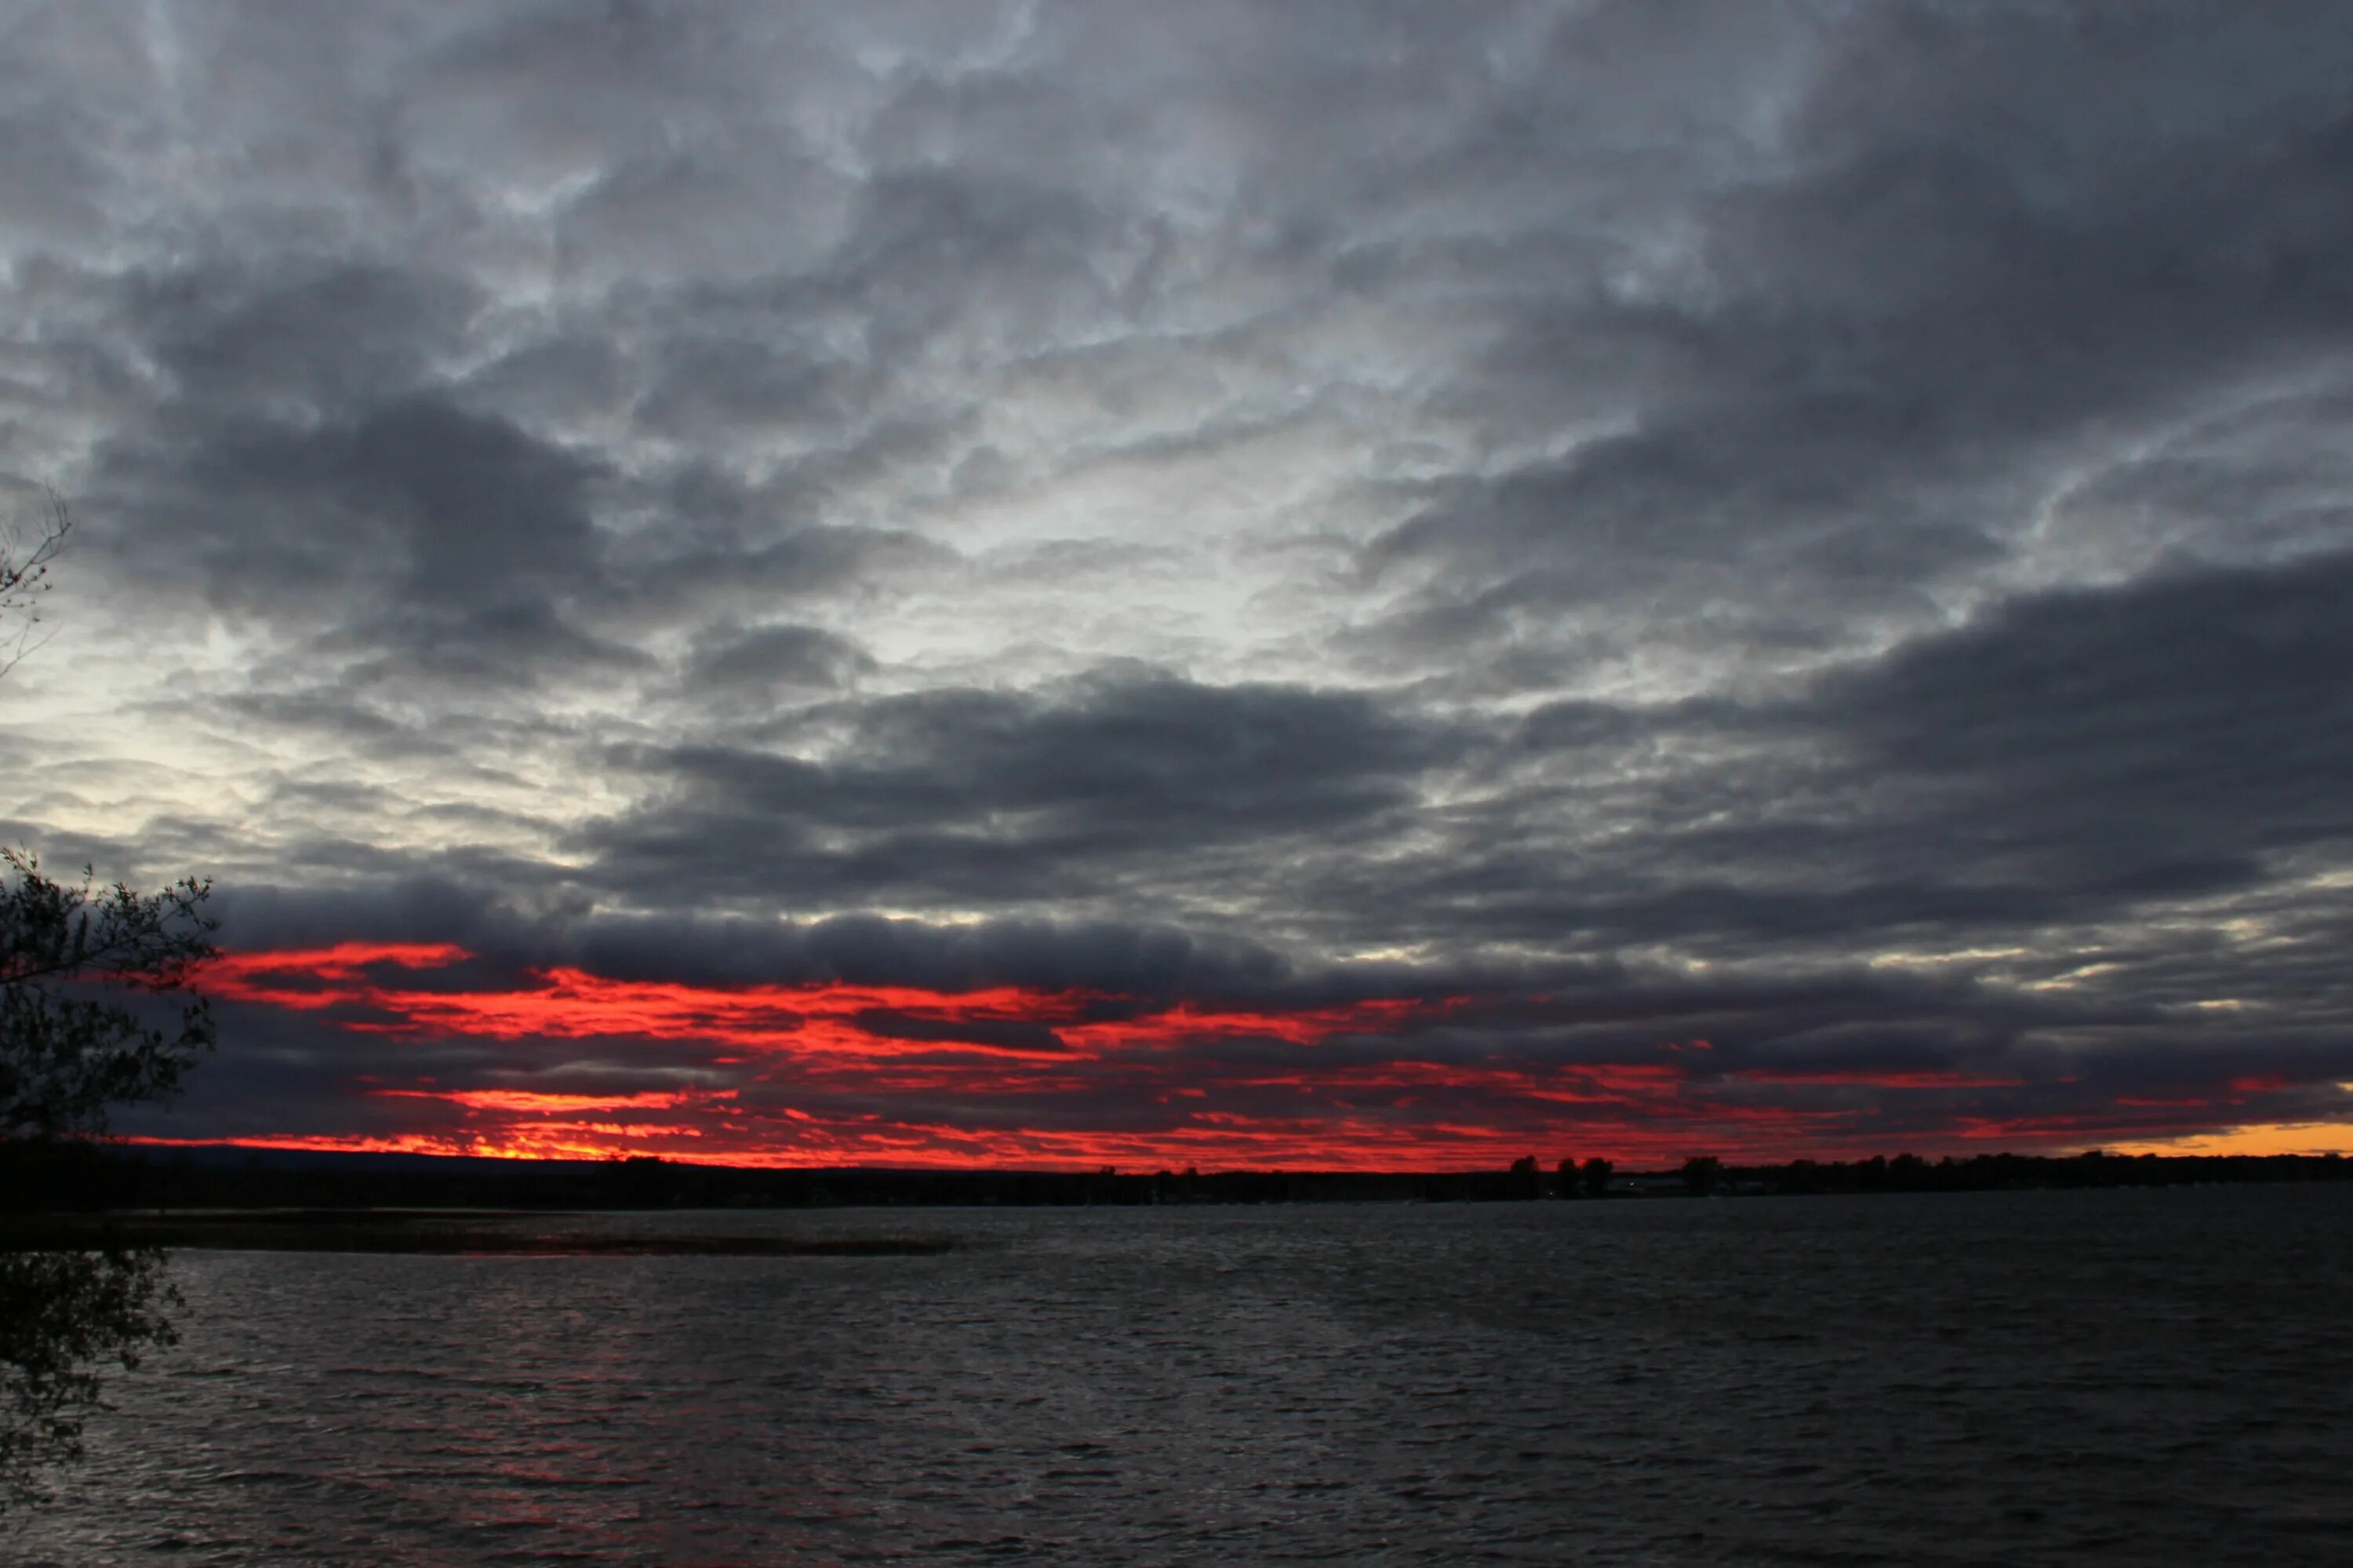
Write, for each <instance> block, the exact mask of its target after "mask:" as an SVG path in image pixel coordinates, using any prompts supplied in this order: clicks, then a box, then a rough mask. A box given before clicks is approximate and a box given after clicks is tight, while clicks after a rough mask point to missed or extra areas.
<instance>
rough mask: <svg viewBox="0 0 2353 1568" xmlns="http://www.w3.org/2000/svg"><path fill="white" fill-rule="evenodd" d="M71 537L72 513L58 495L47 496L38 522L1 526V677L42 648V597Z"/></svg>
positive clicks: (43, 639)
mask: <svg viewBox="0 0 2353 1568" xmlns="http://www.w3.org/2000/svg"><path fill="white" fill-rule="evenodd" d="M72 532H73V513H72V511H71V510H70V509H69V508H68V506H67V505H66V499H65V497H64V496H62V495H59V494H58V493H57V492H56V491H54V490H50V491H46V492H44V493H43V501H42V504H41V507H40V510H39V513H38V516H37V522H36V523H35V524H32V525H30V526H27V525H26V524H25V523H24V522H23V521H22V520H21V519H19V520H15V521H11V522H9V523H7V524H0V675H5V674H6V673H8V671H9V670H10V669H11V668H13V667H14V666H15V665H16V661H17V660H19V659H22V658H23V657H24V656H25V655H26V654H27V653H29V652H32V651H33V650H34V649H36V648H37V647H39V646H40V645H41V643H42V642H44V641H47V638H46V637H45V636H44V635H42V633H41V632H40V630H39V629H40V624H41V596H42V595H44V594H46V593H47V592H48V591H49V564H50V563H51V562H52V561H54V560H56V559H57V557H58V552H59V551H60V550H62V549H64V548H65V544H66V535H69V534H70V533H72Z"/></svg>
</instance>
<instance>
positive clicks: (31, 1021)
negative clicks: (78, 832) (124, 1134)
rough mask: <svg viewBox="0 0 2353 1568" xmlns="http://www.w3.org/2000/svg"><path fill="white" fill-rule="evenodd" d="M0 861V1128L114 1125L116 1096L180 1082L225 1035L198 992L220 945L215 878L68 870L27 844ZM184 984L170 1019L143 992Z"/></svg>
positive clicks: (40, 1133) (158, 1091) (51, 1130)
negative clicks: (128, 881)
mask: <svg viewBox="0 0 2353 1568" xmlns="http://www.w3.org/2000/svg"><path fill="white" fill-rule="evenodd" d="M0 868H5V869H0V1142H6V1141H15V1140H18V1139H46V1138H57V1137H61V1136H69V1135H87V1134H91V1133H100V1132H104V1131H105V1130H106V1113H107V1107H110V1106H112V1105H118V1104H122V1103H126V1102H131V1101H137V1100H156V1099H163V1098H165V1097H168V1096H170V1095H171V1093H172V1092H173V1091H174V1089H176V1088H177V1087H178V1086H179V1083H180V1078H181V1075H183V1074H185V1072H186V1071H187V1070H188V1068H189V1067H190V1066H191V1065H194V1064H195V1059H196V1057H197V1055H198V1054H201V1053H202V1052H204V1051H206V1050H208V1049H210V1048H211V1046H212V1044H213V1041H214V1031H213V1022H212V1016H211V1014H210V1012H207V1011H206V1006H205V1001H204V999H203V998H202V997H198V996H195V995H193V994H191V993H189V992H188V984H189V980H190V979H191V978H192V974H193V971H194V970H195V968H196V967H197V966H198V965H200V964H202V963H203V962H204V961H205V960H206V959H208V958H210V957H211V956H212V954H213V946H212V941H211V934H212V930H213V922H212V921H211V920H210V919H208V918H206V915H205V913H204V908H203V906H204V902H205V900H206V897H207V896H209V895H210V894H211V891H212V886H211V884H209V883H206V882H198V881H196V880H195V879H194V878H190V879H188V880H187V881H185V882H180V883H175V884H174V885H172V886H170V887H167V888H165V889H164V890H163V891H162V892H161V893H152V894H142V893H135V892H133V891H132V889H131V888H129V887H127V886H125V885H122V884H121V883H119V882H118V883H116V884H114V885H112V886H111V887H100V886H99V885H97V884H96V882H95V880H94V879H93V878H92V876H91V875H90V872H89V871H88V870H87V869H85V870H84V871H83V873H82V876H81V880H80V881H79V882H78V883H72V882H64V883H61V882H55V881H52V880H51V879H50V878H48V877H47V876H45V875H43V874H42V872H41V865H40V862H39V860H38V859H37V858H36V857H35V856H33V855H32V854H29V853H26V852H25V851H23V850H18V849H0ZM174 994H179V995H182V996H184V997H185V1000H184V1001H182V1002H181V1004H180V1006H179V1008H178V1010H177V1016H176V1017H175V1018H174V1019H171V1020H167V1021H159V1020H157V1019H156V1018H155V1017H153V1009H152V1007H151V1008H148V1009H143V1010H142V1009H140V1008H136V1007H134V1006H132V1002H133V1001H134V1000H135V999H136V998H137V997H139V996H141V995H145V996H166V995H174Z"/></svg>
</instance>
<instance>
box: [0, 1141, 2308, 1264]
mask: <svg viewBox="0 0 2353 1568" xmlns="http://www.w3.org/2000/svg"><path fill="white" fill-rule="evenodd" d="M2346 1180H2353V1160H2347V1159H2345V1158H2343V1157H2342V1156H2339V1155H2335V1154H2329V1155H2263V1156H2251V1155H2221V1156H2182V1155H2176V1156H2158V1155H2113V1154H2106V1153H2103V1152H2101V1151H2098V1150H2094V1151H2092V1152H2089V1153H2085V1154H2079V1155H2070V1156H2048V1155H2020V1154H1986V1155H1978V1156H1975V1157H1972V1158H1969V1159H1967V1160H1957V1159H1951V1158H1947V1159H1941V1160H1926V1159H1922V1158H1919V1157H1917V1156H1914V1155H1899V1156H1897V1157H1896V1158H1895V1159H1893V1160H1889V1159H1884V1158H1873V1159H1870V1160H1839V1161H1814V1160H1793V1161H1788V1162H1784V1163H1780V1164H1757V1165H1749V1164H1736V1163H1731V1162H1727V1161H1725V1160H1720V1159H1717V1158H1715V1157H1712V1156H1705V1155H1702V1156H1695V1157H1694V1158H1691V1159H1689V1160H1685V1161H1683V1163H1682V1164H1681V1165H1680V1166H1678V1167H1673V1168H1669V1169H1666V1170H1659V1171H1627V1172H1620V1171H1618V1170H1617V1168H1616V1167H1615V1166H1614V1165H1613V1164H1612V1163H1611V1162H1609V1161H1608V1160H1601V1159H1588V1160H1581V1161H1580V1160H1575V1159H1564V1160H1559V1161H1558V1162H1557V1163H1556V1164H1555V1165H1553V1166H1552V1167H1551V1168H1550V1169H1546V1168H1544V1167H1542V1166H1540V1165H1539V1164H1538V1162H1537V1160H1535V1157H1533V1156H1529V1157H1526V1158H1523V1159H1521V1160H1516V1161H1514V1162H1513V1163H1512V1164H1511V1165H1510V1166H1509V1167H1508V1168H1506V1169H1503V1170H1492V1171H1420V1172H1414V1171H1209V1172H1203V1171H1189V1170H1188V1171H1150V1172H1132V1171H1115V1170H1112V1169H1108V1168H1102V1169H1097V1170H1095V1171H994V1170H971V1171H894V1170H869V1169H836V1170H820V1169H788V1170H767V1169H752V1168H744V1167H736V1166H721V1165H694V1164H685V1163H676V1162H672V1161H668V1160H655V1159H649V1158H643V1157H639V1158H632V1159H626V1160H494V1159H484V1158H475V1157H466V1156H438V1155H409V1154H345V1153H327V1152H316V1151H307V1150H253V1149H245V1148H240V1147H237V1146H233V1145H207V1146H197V1147H184V1148H174V1149H169V1150H164V1149H157V1148H153V1147H145V1148H142V1147H139V1146H131V1145H120V1144H107V1143H99V1142H90V1141H62V1142H47V1143H17V1144H13V1145H12V1144H5V1143H0V1252H23V1251H33V1250H49V1249H56V1248H71V1247H100V1246H104V1247H121V1248H141V1247H156V1246H165V1247H222V1248H246V1249H263V1250H271V1251H329V1250H332V1251H346V1252H383V1253H421V1254H491V1253H495V1254H501V1255H641V1256H643V1255H744V1256H783V1255H906V1254H918V1253H925V1252H937V1251H942V1250H945V1248H946V1247H947V1246H948V1245H949V1244H948V1243H946V1242H944V1241H939V1240H924V1239H910V1238H907V1237H901V1236H889V1235H865V1236H842V1237H797V1238H786V1237H777V1236H750V1235H742V1234H712V1235H695V1234H671V1233H670V1230H669V1229H668V1228H666V1229H665V1231H664V1232H663V1233H660V1234H653V1233H648V1232H646V1231H645V1230H644V1229H643V1228H642V1227H640V1228H639V1229H638V1231H636V1232H634V1233H632V1232H630V1231H629V1230H628V1227H627V1226H626V1224H620V1225H617V1224H615V1223H613V1222H611V1221H609V1220H607V1221H600V1222H585V1221H584V1220H583V1219H581V1218H579V1217H577V1216H586V1215H588V1214H592V1213H606V1214H609V1213H614V1212H623V1213H626V1212H631V1211H637V1212H654V1211H670V1210H720V1209H733V1210H766V1209H778V1210H780V1209H794V1210H802V1209H830V1208H917V1207H965V1206H1044V1205H1070V1206H1078V1205H1090V1206H1144V1205H1155V1204H1217V1203H1240V1204H1255V1203H1301V1202H1532V1201H1533V1202H1544V1201H1553V1202H1619V1201H1651V1200H1656V1199H1660V1198H1677V1197H1682V1198H1716V1197H1749V1196H1756V1197H1766V1196H1774V1195H1801V1194H1828V1193H1857V1194H1861V1193H1873V1192H2000V1191H2009V1190H2016V1189H2052V1188H2094V1187H2097V1188H2112V1187H2168V1186H2185V1185H2211V1184H2215V1183H2221V1182H2233V1183H2240V1182H2278V1181H2346ZM566 1214H569V1215H573V1216H575V1218H574V1219H571V1220H569V1221H565V1220H564V1219H563V1218H562V1216H565V1215H566Z"/></svg>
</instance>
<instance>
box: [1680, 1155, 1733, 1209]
mask: <svg viewBox="0 0 2353 1568" xmlns="http://www.w3.org/2000/svg"><path fill="white" fill-rule="evenodd" d="M1723 1179H1724V1161H1723V1160H1718V1159H1717V1158H1716V1157H1715V1155H1713V1154H1694V1155H1693V1156H1692V1157H1691V1158H1690V1159H1689V1160H1684V1161H1683V1191H1684V1192H1689V1193H1691V1194H1692V1195H1693V1196H1694V1197H1697V1198H1704V1197H1706V1196H1707V1195H1708V1194H1709V1193H1710V1192H1715V1189H1716V1186H1717V1184H1718V1183H1719V1182H1720V1181H1723Z"/></svg>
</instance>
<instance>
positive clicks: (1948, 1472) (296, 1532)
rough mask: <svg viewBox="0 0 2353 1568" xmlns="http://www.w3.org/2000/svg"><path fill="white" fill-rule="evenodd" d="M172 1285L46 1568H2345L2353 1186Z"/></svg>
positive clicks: (205, 1261) (1148, 1222) (1704, 1210)
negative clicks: (1117, 1567) (716, 1566)
mask: <svg viewBox="0 0 2353 1568" xmlns="http://www.w3.org/2000/svg"><path fill="white" fill-rule="evenodd" d="M610 1223H613V1224H649V1223H650V1224H675V1225H680V1226H683V1227H687V1228H692V1229H696V1230H701V1231H706V1232H707V1231H712V1230H714V1229H727V1228H734V1229H740V1230H744V1231H750V1232H759V1231H771V1232H773V1231H776V1230H778V1229H782V1230H785V1231H788V1232H790V1233H793V1234H877V1233H881V1234H921V1235H953V1236H955V1237H956V1238H958V1239H959V1241H961V1242H962V1243H964V1244H965V1245H962V1246H961V1247H960V1248H959V1249H958V1250H956V1251H955V1252H952V1253H948V1254H945V1255H936V1256H910V1257H783V1258H740V1257H738V1258H728V1257H664V1258H627V1257H579V1258H564V1257H558V1258H496V1257H430V1256H424V1257H404V1256H363V1255H270V1254H261V1253H210V1254H203V1253H187V1254H184V1255H182V1256H181V1259H180V1262H179V1269H180V1273H181V1276H182V1278H183V1281H184V1287H185V1290H186V1293H187V1297H188V1308H187V1310H186V1312H185V1328H186V1330H187V1332H186V1340H185V1343H184V1345H183V1346H182V1347H181V1348H180V1349H179V1350H178V1351H174V1352H173V1353H171V1354H170V1355H168V1356H166V1357H164V1358H163V1359H161V1360H159V1361H156V1362H154V1363H152V1364H151V1368H150V1370H148V1371H146V1372H142V1373H140V1374H138V1375H135V1376H129V1377H124V1378H122V1379H121V1380H119V1381H118V1383H117V1384H116V1403H117V1404H118V1405H119V1407H120V1410H119V1414H115V1415H113V1416H111V1417H108V1418H105V1419H104V1420H102V1421H101V1422H100V1423H99V1424H97V1425H94V1426H93V1428H92V1432H91V1437H92V1443H91V1447H92V1451H93V1453H92V1458H91V1461H90V1463H89V1464H88V1465H87V1466H86V1467H83V1468H82V1469H81V1470H80V1471H79V1472H78V1473H76V1474H75V1475H73V1476H72V1477H70V1478H69V1481H68V1484H67V1486H66V1488H65V1489H64V1492H63V1496H62V1499H61V1501H60V1502H59V1504H58V1505H57V1506H56V1507H54V1508H52V1509H50V1510H47V1511H46V1512H44V1513H42V1514H39V1515H37V1516H35V1517H34V1518H33V1519H32V1520H31V1522H30V1523H29V1524H21V1523H20V1524H18V1525H16V1526H13V1527H7V1528H0V1559H5V1560H8V1561H13V1562H29V1563H42V1562H55V1563H73V1564H81V1563H240V1564H243V1563H353V1564H359V1563H366V1564H394V1563H400V1564H406V1563H555V1562H586V1563H680V1564H689V1563H694V1564H701V1563H871V1562H896V1561H901V1560H907V1559H913V1560H930V1561H938V1562H944V1563H965V1562H971V1563H997V1562H1008V1563H1073V1564H1076V1563H1085V1564H1124V1563H1138V1564H1141V1563H1285V1562H1293V1561H1299V1562H1335V1563H1482V1562H1487V1563H2263V1564H2280V1563H2345V1562H2348V1561H2353V1416H2348V1394H2353V1187H2334V1188H2330V1187H2305V1188H2292V1189H2289V1188H2283V1189H2260V1188H2230V1189H2207V1190H2201V1191H2184V1192H2086V1193H2057V1192H2052V1193H2015V1194H1980V1195H1967V1196H1951V1197H1923V1198H1902V1197H1890V1198H1877V1199H1865V1198H1853V1199H1822V1200H1796V1199H1791V1200H1749V1201H1745V1202H1739V1201H1735V1202H1672V1201H1653V1202H1620V1203H1606V1204H1568V1203H1549V1204H1534V1203H1531V1204H1507V1205H1494V1206H1486V1207H1428V1208H1404V1207H1347V1208H1340V1207H1301V1208H1288V1209H1250V1210H1235V1209H1198V1210H1156V1211H1154V1210H1124V1211H1109V1210H1096V1211H1034V1212H1012V1213H998V1212H987V1211H982V1212H968V1211H957V1212H950V1211H921V1212H899V1213H877V1212H871V1211H869V1212H864V1213H850V1212H843V1213H828V1214H818V1215H806V1216H802V1215H785V1216H776V1215H765V1214H762V1215H745V1214H738V1215H728V1216H715V1217H714V1216H711V1215H696V1216H691V1217H690V1216H678V1217H665V1218H663V1219H661V1220H657V1221H650V1222H649V1221H645V1220H642V1219H639V1218H634V1217H633V1218H631V1219H628V1220H615V1221H613V1222H610Z"/></svg>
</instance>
